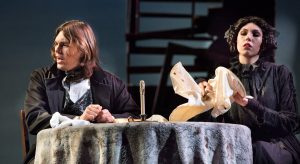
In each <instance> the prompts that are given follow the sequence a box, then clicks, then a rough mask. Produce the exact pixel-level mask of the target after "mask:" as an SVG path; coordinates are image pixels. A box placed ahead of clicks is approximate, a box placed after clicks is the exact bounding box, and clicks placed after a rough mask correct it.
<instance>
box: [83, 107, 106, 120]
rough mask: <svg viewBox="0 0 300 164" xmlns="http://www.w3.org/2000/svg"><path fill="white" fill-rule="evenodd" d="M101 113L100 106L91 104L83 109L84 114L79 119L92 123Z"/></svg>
mask: <svg viewBox="0 0 300 164" xmlns="http://www.w3.org/2000/svg"><path fill="white" fill-rule="evenodd" d="M101 111H102V106H100V105H97V104H91V105H89V106H87V107H86V108H85V110H84V112H83V113H82V115H81V116H80V117H79V119H81V120H86V121H90V122H93V121H95V119H96V117H97V116H98V115H99V114H100V113H101Z"/></svg>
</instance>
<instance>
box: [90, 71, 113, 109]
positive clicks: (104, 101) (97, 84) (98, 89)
mask: <svg viewBox="0 0 300 164" xmlns="http://www.w3.org/2000/svg"><path fill="white" fill-rule="evenodd" d="M106 80H107V79H106ZM106 80H105V74H104V71H103V70H102V69H100V70H95V71H94V74H93V76H92V77H91V90H92V96H93V103H94V104H99V105H101V106H102V107H103V108H106V109H110V108H111V104H110V102H111V101H110V98H111V91H112V86H111V85H109V84H108V83H105V81H106Z"/></svg>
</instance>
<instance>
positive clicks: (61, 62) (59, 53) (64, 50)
mask: <svg viewBox="0 0 300 164" xmlns="http://www.w3.org/2000/svg"><path fill="white" fill-rule="evenodd" d="M54 52H55V55H54V57H55V61H56V63H57V68H58V69H60V70H62V71H70V70H73V69H74V68H76V67H78V66H79V65H80V58H81V52H80V51H79V49H78V47H77V45H76V44H75V43H70V41H69V40H68V39H67V38H66V37H65V36H64V33H63V31H61V32H59V33H58V35H57V36H56V38H55V41H54Z"/></svg>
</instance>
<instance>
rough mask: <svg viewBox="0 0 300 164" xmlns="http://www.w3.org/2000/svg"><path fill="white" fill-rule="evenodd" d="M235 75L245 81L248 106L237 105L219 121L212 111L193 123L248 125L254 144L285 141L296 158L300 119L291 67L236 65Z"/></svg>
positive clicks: (271, 64) (299, 148)
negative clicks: (251, 97) (249, 97)
mask: <svg viewBox="0 0 300 164" xmlns="http://www.w3.org/2000/svg"><path fill="white" fill-rule="evenodd" d="M231 70H232V72H234V73H235V74H236V75H237V76H238V77H239V78H240V80H241V82H242V83H243V85H244V86H245V89H246V91H247V95H251V96H253V97H254V99H249V101H248V105H247V106H246V107H241V106H239V105H238V104H236V103H233V104H232V106H231V108H230V109H229V110H228V112H227V113H225V114H224V115H222V116H219V117H217V118H216V119H214V118H212V117H211V116H210V111H209V112H206V113H204V114H201V115H199V116H198V118H194V119H192V120H195V119H196V120H201V121H218V122H226V123H235V124H242V125H246V126H247V127H249V128H250V129H251V134H252V141H253V142H255V141H266V142H279V141H281V142H283V143H284V144H285V146H286V147H287V149H288V150H289V151H290V152H292V153H293V154H294V155H297V154H298V158H299V151H300V144H299V142H298V141H297V139H296V137H295V135H294V133H296V132H297V131H298V132H299V126H300V125H299V124H300V118H299V115H297V112H298V105H297V102H296V91H295V87H294V83H293V76H292V74H291V72H290V71H289V70H288V68H287V67H285V66H283V65H276V64H274V63H270V62H263V61H258V62H257V63H256V64H255V67H252V68H251V67H250V68H249V69H245V68H243V65H241V64H239V62H238V61H236V62H234V63H232V67H231Z"/></svg>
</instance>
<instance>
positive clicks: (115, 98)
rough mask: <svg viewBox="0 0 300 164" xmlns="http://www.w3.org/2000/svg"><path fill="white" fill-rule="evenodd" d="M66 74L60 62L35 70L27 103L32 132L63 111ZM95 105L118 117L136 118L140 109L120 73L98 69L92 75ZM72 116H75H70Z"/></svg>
mask: <svg viewBox="0 0 300 164" xmlns="http://www.w3.org/2000/svg"><path fill="white" fill-rule="evenodd" d="M64 77H65V73H64V72H63V71H61V70H58V69H57V67H56V64H54V65H52V66H51V67H44V68H41V69H37V70H35V71H33V72H32V74H31V76H30V82H29V86H28V89H27V94H26V98H25V103H24V110H25V113H26V121H27V126H28V128H29V131H30V133H31V134H34V135H36V134H37V133H38V132H39V131H40V130H43V129H46V128H50V123H49V121H50V119H51V117H52V114H53V113H55V112H60V113H61V114H63V115H65V114H64V113H63V105H64V100H65V89H64V88H63V86H62V80H63V78H64ZM90 84H91V91H92V98H93V104H99V105H101V106H102V107H103V108H105V109H108V110H109V111H110V113H112V115H113V116H114V117H115V118H127V117H129V116H133V117H136V116H137V115H138V114H139V108H138V106H137V105H136V103H135V101H134V100H133V99H132V97H131V95H130V93H129V92H128V91H127V88H126V85H125V83H124V82H122V81H121V80H120V79H119V78H117V77H116V76H114V75H112V74H110V73H108V72H106V71H104V70H102V69H98V70H95V71H94V73H93V75H92V76H91V78H90ZM66 116H68V117H70V118H73V117H75V115H66Z"/></svg>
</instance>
